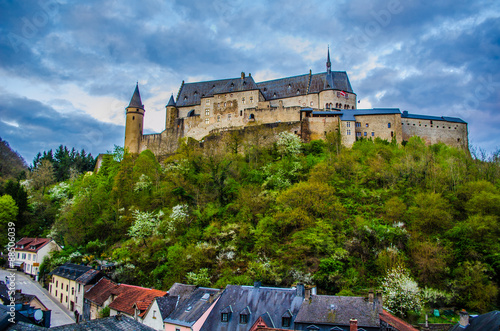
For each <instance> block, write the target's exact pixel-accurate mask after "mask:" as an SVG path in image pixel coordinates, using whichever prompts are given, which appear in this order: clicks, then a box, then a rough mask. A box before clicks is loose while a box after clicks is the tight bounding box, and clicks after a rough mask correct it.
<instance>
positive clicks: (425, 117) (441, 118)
mask: <svg viewBox="0 0 500 331" xmlns="http://www.w3.org/2000/svg"><path fill="white" fill-rule="evenodd" d="M401 118H413V119H421V120H430V121H445V122H452V123H467V122H465V121H464V120H462V119H460V118H458V117H448V116H429V115H417V114H409V113H408V112H407V111H404V112H403V114H401Z"/></svg>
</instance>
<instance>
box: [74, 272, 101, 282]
mask: <svg viewBox="0 0 500 331" xmlns="http://www.w3.org/2000/svg"><path fill="white" fill-rule="evenodd" d="M101 277H102V273H101V272H100V271H99V270H95V269H90V270H88V271H87V272H85V273H84V274H82V275H81V276H80V277H78V278H77V279H76V282H77V283H80V284H83V285H87V284H89V283H91V282H92V281H94V280H95V279H98V278H101Z"/></svg>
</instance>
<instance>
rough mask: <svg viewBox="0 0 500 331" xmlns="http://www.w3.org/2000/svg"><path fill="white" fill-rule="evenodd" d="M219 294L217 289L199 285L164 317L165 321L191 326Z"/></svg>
mask: <svg viewBox="0 0 500 331" xmlns="http://www.w3.org/2000/svg"><path fill="white" fill-rule="evenodd" d="M219 294H220V290H219V289H213V288H205V287H199V288H197V289H196V290H195V291H194V292H193V293H191V295H190V296H189V298H186V299H185V300H184V301H183V302H182V303H180V304H179V305H178V306H177V308H175V309H174V310H173V311H172V312H171V313H170V315H169V316H168V317H167V318H165V319H164V322H165V323H170V324H176V325H182V326H192V325H193V324H194V323H196V322H197V321H198V319H200V317H201V316H202V315H203V314H204V313H205V312H206V311H207V310H208V309H209V308H210V306H211V305H212V304H213V303H214V301H215V300H216V299H217V298H218V296H219Z"/></svg>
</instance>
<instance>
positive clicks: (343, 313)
mask: <svg viewBox="0 0 500 331" xmlns="http://www.w3.org/2000/svg"><path fill="white" fill-rule="evenodd" d="M381 312H382V305H381V303H379V302H378V300H377V299H375V300H374V302H373V303H370V302H369V301H368V299H367V298H365V297H345V296H330V295H313V296H311V298H310V300H306V301H304V302H303V303H302V306H301V307H300V310H299V313H298V314H297V317H296V318H295V323H307V324H328V325H344V326H346V325H349V321H350V319H351V318H355V319H357V320H358V327H379V326H380V317H379V313H381Z"/></svg>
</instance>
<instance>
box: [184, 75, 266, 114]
mask: <svg viewBox="0 0 500 331" xmlns="http://www.w3.org/2000/svg"><path fill="white" fill-rule="evenodd" d="M257 89H258V87H257V85H256V84H255V81H254V80H253V78H252V76H246V77H245V78H241V77H238V78H229V79H220V80H211V81H206V82H197V83H187V84H184V83H183V84H182V85H181V87H180V89H179V93H178V95H177V107H186V106H194V105H199V104H201V98H204V97H212V96H214V95H216V94H222V93H230V92H241V91H251V90H257Z"/></svg>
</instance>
